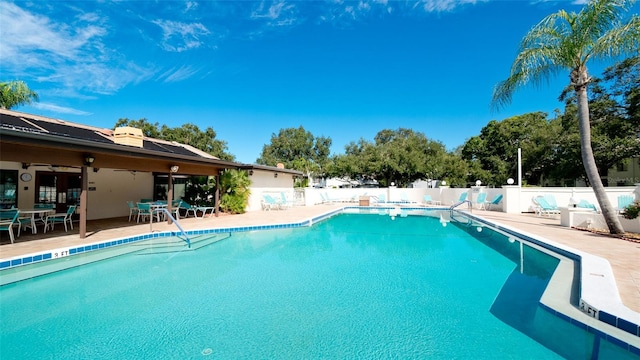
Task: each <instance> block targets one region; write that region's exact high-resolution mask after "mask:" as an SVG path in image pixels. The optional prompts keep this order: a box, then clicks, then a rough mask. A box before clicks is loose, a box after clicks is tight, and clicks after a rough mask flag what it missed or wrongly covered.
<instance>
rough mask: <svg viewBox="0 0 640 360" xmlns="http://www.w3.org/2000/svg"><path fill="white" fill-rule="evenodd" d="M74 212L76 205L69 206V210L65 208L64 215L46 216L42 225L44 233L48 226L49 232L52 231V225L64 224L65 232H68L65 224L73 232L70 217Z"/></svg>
mask: <svg viewBox="0 0 640 360" xmlns="http://www.w3.org/2000/svg"><path fill="white" fill-rule="evenodd" d="M75 212H76V205H71V206H69V208H67V212H65V213H56V214H53V215H47V218H46V220H45V224H44V232H45V233H46V232H47V228H48V227H49V226H51V230H53V227H54V225H55V224H60V223H62V224H64V231H65V232H67V231H69V228H68V227H67V223H68V224H69V226H70V227H71V230H73V219H72V216H73V214H74V213H75Z"/></svg>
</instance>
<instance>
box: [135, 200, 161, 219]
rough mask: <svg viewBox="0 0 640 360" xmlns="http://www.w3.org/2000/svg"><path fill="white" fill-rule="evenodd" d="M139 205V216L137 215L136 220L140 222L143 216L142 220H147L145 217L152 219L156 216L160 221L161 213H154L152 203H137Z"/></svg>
mask: <svg viewBox="0 0 640 360" xmlns="http://www.w3.org/2000/svg"><path fill="white" fill-rule="evenodd" d="M137 205H138V206H137V207H138V216H137V217H136V222H138V223H139V222H140V218H142V221H145V219H147V218H148V219H149V220H151V219H152V217H155V218H156V220H157V221H158V222H160V221H161V220H160V214H159V213H158V212H157V211H156V212H155V213H154V211H153V209H152V208H151V203H141V202H139V203H138V204H137Z"/></svg>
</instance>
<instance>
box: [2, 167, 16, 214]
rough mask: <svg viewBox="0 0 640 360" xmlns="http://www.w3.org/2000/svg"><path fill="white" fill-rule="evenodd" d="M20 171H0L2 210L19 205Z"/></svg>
mask: <svg viewBox="0 0 640 360" xmlns="http://www.w3.org/2000/svg"><path fill="white" fill-rule="evenodd" d="M17 190H18V170H0V208H2V209H11V208H12V207H17V205H18V192H17Z"/></svg>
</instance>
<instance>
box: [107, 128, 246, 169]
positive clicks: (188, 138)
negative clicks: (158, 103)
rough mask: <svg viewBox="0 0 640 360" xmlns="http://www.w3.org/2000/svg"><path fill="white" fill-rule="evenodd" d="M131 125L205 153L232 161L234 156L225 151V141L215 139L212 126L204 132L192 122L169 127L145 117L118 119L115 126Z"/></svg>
mask: <svg viewBox="0 0 640 360" xmlns="http://www.w3.org/2000/svg"><path fill="white" fill-rule="evenodd" d="M121 126H131V127H135V128H138V129H140V130H142V134H143V135H144V136H146V137H150V138H154V139H160V140H166V141H176V142H179V143H181V144H186V145H190V146H193V147H194V148H196V149H199V150H202V151H204V152H206V153H207V154H211V155H213V156H215V157H217V158H219V159H222V160H227V161H233V160H234V158H235V157H234V156H233V155H231V154H229V153H227V142H226V141H222V140H217V139H216V132H215V131H214V130H213V128H211V127H208V128H206V129H205V131H204V132H202V131H201V130H200V128H199V127H198V126H197V125H195V124H192V123H186V124H183V125H182V126H180V127H177V128H170V127H168V126H167V125H162V126H160V124H158V123H157V122H156V123H150V122H149V121H147V119H145V118H142V119H139V120H130V119H127V118H123V119H119V120H118V121H117V122H116V125H115V127H121Z"/></svg>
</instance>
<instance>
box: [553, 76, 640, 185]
mask: <svg viewBox="0 0 640 360" xmlns="http://www.w3.org/2000/svg"><path fill="white" fill-rule="evenodd" d="M616 66H618V65H616ZM611 69H612V68H609V69H608V70H607V71H605V74H606V73H607V72H609V71H611ZM637 75H638V74H637V72H636V76H637ZM625 78H628V74H625ZM604 84H605V81H603V80H601V79H593V81H592V83H591V85H590V90H591V91H590V96H589V111H590V118H591V121H590V123H591V144H592V148H593V155H594V158H595V160H596V164H597V167H598V172H599V173H600V174H602V173H604V174H606V173H607V171H608V169H610V168H612V167H613V166H615V165H616V164H618V163H620V162H621V161H622V160H624V159H627V158H630V157H637V156H639V155H640V143H639V142H638V140H637V134H638V132H639V131H640V123H639V121H638V119H637V118H634V117H633V116H631V115H630V114H629V112H628V110H629V109H630V108H631V106H630V104H629V103H625V102H626V101H628V100H627V99H628V98H627V97H624V96H621V95H623V94H622V92H621V91H620V90H619V89H617V87H616V86H615V85H614V86H612V87H611V90H608V89H607V88H606V87H604V86H603V85H604ZM632 91H633V87H631V88H629V92H632ZM561 100H564V101H565V103H566V105H565V112H564V114H562V115H561V116H560V117H559V118H560V120H561V124H562V129H563V131H562V132H561V134H562V135H561V139H560V141H559V142H558V144H559V146H558V155H559V156H558V159H557V164H556V165H555V166H554V169H555V170H556V171H558V172H559V173H561V174H562V173H564V174H580V175H581V176H582V177H584V178H585V180H586V181H587V182H588V179H586V173H585V170H584V167H583V166H582V164H581V163H580V158H581V155H580V153H579V149H580V136H579V126H578V106H577V98H576V96H575V93H574V92H573V91H570V89H567V90H566V91H565V92H564V93H563V94H562V96H561ZM562 157H564V159H562Z"/></svg>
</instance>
